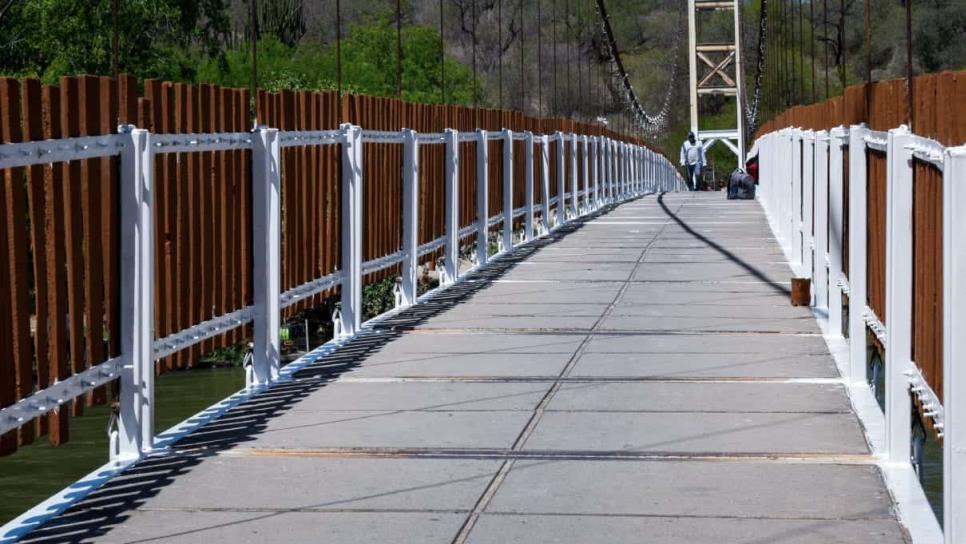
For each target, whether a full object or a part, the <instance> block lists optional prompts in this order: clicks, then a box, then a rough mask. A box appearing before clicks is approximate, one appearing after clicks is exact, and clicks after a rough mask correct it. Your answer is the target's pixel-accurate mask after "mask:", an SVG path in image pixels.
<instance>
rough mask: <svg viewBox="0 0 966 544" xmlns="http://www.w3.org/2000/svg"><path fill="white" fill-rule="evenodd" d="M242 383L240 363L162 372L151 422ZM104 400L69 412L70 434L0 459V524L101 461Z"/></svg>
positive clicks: (197, 406)
mask: <svg viewBox="0 0 966 544" xmlns="http://www.w3.org/2000/svg"><path fill="white" fill-rule="evenodd" d="M244 386H245V374H244V371H243V370H242V369H241V368H240V367H229V368H212V369H193V370H187V371H178V372H168V373H166V374H163V375H161V376H159V377H158V379H157V382H156V388H157V389H156V391H157V405H156V408H155V421H156V423H155V428H156V429H157V430H158V431H163V430H164V429H167V428H168V427H171V426H173V425H175V424H177V423H180V422H181V421H184V420H185V419H187V418H189V417H191V416H192V415H194V414H196V413H198V412H200V411H201V410H203V409H205V408H207V407H208V406H211V405H212V404H214V403H215V402H217V401H219V400H221V399H223V398H225V397H227V396H229V395H231V394H232V393H235V392H236V391H238V390H240V389H242V388H243V387H244ZM109 417H110V409H109V407H107V406H94V407H85V409H84V415H83V416H80V417H74V418H71V421H70V440H69V441H68V442H67V443H66V444H64V445H62V446H60V447H57V448H55V447H53V446H51V445H50V443H49V442H47V439H46V438H41V439H39V440H37V441H36V442H35V443H34V444H31V445H29V446H25V447H23V448H21V449H19V450H18V451H17V453H15V454H13V455H11V456H9V457H4V458H2V459H0V497H2V498H3V500H0V524H3V523H6V522H7V521H10V520H11V519H13V518H15V517H17V516H18V515H20V514H21V513H22V512H24V511H25V510H27V509H28V508H30V507H32V506H34V505H36V504H37V503H39V502H41V501H43V500H44V499H46V498H47V497H49V496H51V495H53V494H54V493H56V492H58V491H60V490H61V489H63V488H65V487H67V486H68V485H70V484H71V483H73V482H75V481H76V480H78V479H80V478H81V477H83V476H86V475H87V474H89V473H90V472H91V471H93V470H94V469H96V468H97V467H99V466H101V465H103V464H104V463H106V462H107V424H108V420H109Z"/></svg>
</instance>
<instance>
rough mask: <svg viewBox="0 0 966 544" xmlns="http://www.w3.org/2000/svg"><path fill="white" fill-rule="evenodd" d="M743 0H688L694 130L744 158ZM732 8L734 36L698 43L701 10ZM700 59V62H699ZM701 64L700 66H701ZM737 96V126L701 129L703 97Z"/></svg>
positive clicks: (741, 162) (707, 141) (740, 159)
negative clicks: (722, 40)
mask: <svg viewBox="0 0 966 544" xmlns="http://www.w3.org/2000/svg"><path fill="white" fill-rule="evenodd" d="M739 1H740V0H688V64H689V66H690V73H691V78H690V91H691V131H692V132H694V134H695V135H696V136H697V137H698V139H700V140H702V141H703V142H704V144H705V147H706V148H709V147H711V146H713V145H714V144H715V143H717V142H721V143H722V144H724V145H725V146H727V147H728V149H731V150H732V151H733V152H734V153H735V155H737V156H738V165H739V166H744V162H745V117H744V111H743V107H744V92H745V91H744V74H743V73H742V69H741V26H740V20H739V17H740V15H741V11H740V9H739V8H740V6H739V3H738V2H739ZM727 10H731V11H732V13H734V20H735V24H734V39H733V40H731V41H728V42H725V43H699V42H698V37H699V32H698V23H699V22H700V21H699V17H701V16H702V14H705V16H707V15H706V14H708V13H709V12H715V11H727ZM699 62H700V65H699ZM699 68H700V70H699ZM713 95H724V96H729V97H730V96H733V97H735V125H734V128H731V129H724V130H701V125H700V122H699V121H700V120H699V113H698V110H699V108H698V106H699V104H700V100H701V99H702V98H704V97H708V96H713Z"/></svg>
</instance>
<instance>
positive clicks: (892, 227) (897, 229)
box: [885, 126, 913, 464]
mask: <svg viewBox="0 0 966 544" xmlns="http://www.w3.org/2000/svg"><path fill="white" fill-rule="evenodd" d="M908 143H911V138H910V136H909V131H908V130H907V129H906V127H905V126H903V127H900V128H897V129H893V130H890V131H889V139H888V145H887V147H886V315H887V316H889V318H888V320H887V322H886V331H887V338H888V342H886V346H885V348H886V364H885V373H886V374H885V421H886V437H885V438H886V451H887V452H888V454H889V459H890V461H892V462H893V463H903V464H909V462H910V451H911V450H910V448H911V444H912V436H911V435H912V431H911V421H910V420H909V411H910V410H911V408H912V407H911V406H910V400H909V378H908V376H906V375H905V372H907V371H908V370H909V362H910V361H911V360H912V258H913V256H912V183H913V173H912V167H913V157H912V151H910V150H909V149H906V144H908Z"/></svg>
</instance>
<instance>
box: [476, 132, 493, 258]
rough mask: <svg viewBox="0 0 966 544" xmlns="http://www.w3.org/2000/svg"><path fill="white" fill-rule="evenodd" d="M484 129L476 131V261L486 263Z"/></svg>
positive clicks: (486, 155)
mask: <svg viewBox="0 0 966 544" xmlns="http://www.w3.org/2000/svg"><path fill="white" fill-rule="evenodd" d="M486 138H487V134H486V131H485V130H477V131H476V263H477V264H479V265H484V264H486V261H487V259H489V257H490V250H489V245H490V244H489V230H490V228H489V227H490V225H489V222H490V221H489V220H490V194H489V174H490V166H489V160H490V149H489V148H490V144H489V142H488V141H487V139H486Z"/></svg>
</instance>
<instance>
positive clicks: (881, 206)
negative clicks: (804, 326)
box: [854, 150, 888, 323]
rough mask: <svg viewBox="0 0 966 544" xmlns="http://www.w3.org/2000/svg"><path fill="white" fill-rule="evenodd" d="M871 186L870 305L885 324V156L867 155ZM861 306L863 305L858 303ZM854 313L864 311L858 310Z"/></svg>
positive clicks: (868, 192) (868, 207)
mask: <svg viewBox="0 0 966 544" xmlns="http://www.w3.org/2000/svg"><path fill="white" fill-rule="evenodd" d="M867 161H868V181H867V183H868V185H867V189H866V213H867V219H868V220H867V224H866V239H867V246H866V247H867V253H866V267H867V268H866V270H867V275H868V280H867V281H868V287H867V288H868V298H869V301H868V304H869V307H871V308H872V310H873V311H874V312H875V315H876V316H878V317H879V319H880V320H882V322H883V323H886V320H887V319H888V316H887V315H886V300H885V297H886V294H885V293H886V213H887V209H886V193H887V191H886V189H887V187H886V162H887V161H886V156H885V154H884V153H881V152H878V151H871V150H870V151H869V152H868V153H867ZM855 302H856V303H861V301H855ZM854 311H859V312H861V311H862V308H861V307H859V308H855V309H854Z"/></svg>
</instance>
